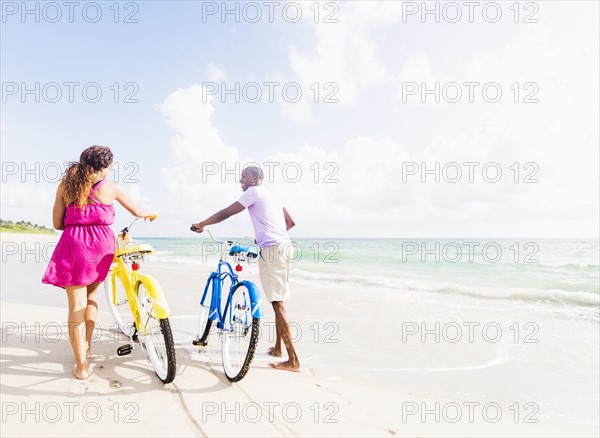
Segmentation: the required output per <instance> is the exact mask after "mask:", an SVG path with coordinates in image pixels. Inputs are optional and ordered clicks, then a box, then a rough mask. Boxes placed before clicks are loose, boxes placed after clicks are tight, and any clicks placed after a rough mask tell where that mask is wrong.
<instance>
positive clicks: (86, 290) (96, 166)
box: [42, 146, 155, 379]
mask: <svg viewBox="0 0 600 438" xmlns="http://www.w3.org/2000/svg"><path fill="white" fill-rule="evenodd" d="M112 161H113V154H112V152H111V151H110V149H109V148H107V147H105V146H92V147H89V148H87V149H86V150H84V151H83V152H82V153H81V157H80V158H79V162H75V163H72V164H71V165H70V166H69V168H68V169H67V170H66V172H65V174H64V175H63V178H62V180H61V182H60V184H59V186H58V189H57V191H56V200H55V201H54V209H53V213H52V221H53V224H54V228H56V229H57V230H64V231H63V233H62V234H61V236H60V239H59V241H58V244H57V246H56V248H55V249H54V253H53V254H52V258H51V259H50V263H49V264H48V268H47V269H46V273H45V274H44V277H43V279H42V282H43V283H47V284H53V285H55V286H58V287H61V288H64V289H65V290H66V292H67V298H68V301H69V317H68V326H69V339H70V341H71V347H72V348H73V354H74V355H75V363H76V365H75V369H74V370H73V375H74V376H75V377H76V378H78V379H86V378H87V377H88V376H89V374H90V368H89V365H88V362H87V359H88V358H89V357H90V355H91V345H90V343H91V338H92V333H93V331H94V326H95V323H96V316H97V313H98V304H97V303H96V290H97V289H98V286H99V285H100V283H102V282H103V281H104V279H105V278H106V275H107V274H108V271H109V269H110V265H111V263H112V260H113V256H114V253H115V239H116V238H115V234H114V233H113V231H112V229H111V228H110V225H112V224H113V222H114V221H115V209H114V207H113V206H112V203H113V201H115V200H116V201H118V202H119V203H120V204H121V205H122V206H123V207H125V209H126V210H128V211H129V212H130V213H131V214H132V215H134V216H136V217H140V218H144V219H150V220H153V216H155V213H154V212H150V211H147V210H143V209H140V208H138V207H137V206H136V205H135V204H134V203H133V201H132V200H131V198H130V197H129V196H127V194H126V193H125V191H124V190H123V189H122V188H121V187H120V186H119V185H118V184H116V183H115V182H113V181H109V180H107V179H106V177H107V176H108V175H109V174H110V166H111V165H112ZM84 324H85V326H84Z"/></svg>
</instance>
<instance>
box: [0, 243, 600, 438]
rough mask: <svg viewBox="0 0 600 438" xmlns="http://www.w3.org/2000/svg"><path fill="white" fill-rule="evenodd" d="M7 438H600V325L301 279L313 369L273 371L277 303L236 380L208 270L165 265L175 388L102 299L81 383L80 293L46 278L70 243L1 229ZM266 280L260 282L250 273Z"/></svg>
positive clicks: (157, 267)
mask: <svg viewBox="0 0 600 438" xmlns="http://www.w3.org/2000/svg"><path fill="white" fill-rule="evenodd" d="M0 236H1V240H2V257H3V260H2V282H1V300H2V301H1V320H2V321H1V324H2V345H1V356H2V359H1V363H2V365H1V394H2V436H6V437H9V436H10V437H12V436H34V437H37V436H57V437H58V436H134V437H135V436H211V437H213V436H214V437H219V436H406V437H417V436H418V437H423V436H473V437H475V436H539V437H548V436H557V437H558V436H598V433H599V420H598V410H599V391H600V387H599V375H598V369H599V365H600V364H599V345H600V342H599V341H600V340H599V330H598V320H597V318H593V317H590V316H589V315H582V316H581V317H573V316H572V315H565V314H563V313H561V312H556V311H553V310H552V308H551V307H548V308H544V307H540V308H538V309H537V310H532V308H530V307H526V306H520V305H519V303H511V302H508V301H500V300H498V301H494V300H487V301H482V300H473V301H471V302H470V301H468V300H464V299H462V300H460V301H458V300H457V299H455V298H453V297H452V296H448V297H442V298H439V299H433V298H432V297H431V296H429V295H423V299H418V300H416V299H414V295H411V297H410V298H409V297H406V296H403V295H401V294H396V295H392V294H384V295H377V294H374V293H372V292H370V291H366V292H365V291H363V290H360V289H357V288H354V287H352V286H351V285H348V286H347V287H346V288H338V289H335V290H330V289H324V288H322V287H318V286H315V285H314V284H311V283H307V282H301V281H299V280H297V279H294V276H293V270H292V283H291V287H292V291H293V299H292V300H291V301H290V302H289V305H288V314H289V317H290V320H291V321H292V333H293V334H294V333H295V341H296V343H297V349H298V353H299V355H300V360H301V363H302V371H301V372H300V373H289V372H282V371H276V370H273V369H271V368H270V367H269V366H268V363H269V362H271V361H272V358H271V357H270V356H268V355H267V353H266V352H267V349H268V347H269V346H270V345H272V342H273V337H274V317H273V312H272V309H271V308H270V306H265V307H264V311H265V316H264V318H263V319H262V321H261V323H262V324H261V326H262V329H261V336H260V339H259V345H258V348H257V354H256V356H255V359H254V361H253V363H252V366H251V369H250V372H249V373H248V375H247V376H246V377H245V378H244V379H243V380H242V381H241V382H238V383H235V384H231V383H229V382H228V381H227V379H226V377H225V376H224V373H223V368H222V361H221V352H220V348H219V347H220V346H219V343H218V339H217V337H216V335H215V336H214V337H213V339H212V342H211V343H210V344H209V346H208V347H207V348H200V347H194V346H193V345H192V344H191V340H192V337H193V335H194V329H195V325H196V319H195V318H196V315H197V308H198V302H199V299H200V294H201V289H202V287H203V284H204V282H205V279H206V276H207V274H208V273H209V271H208V268H205V267H192V266H184V265H174V264H173V265H168V264H165V263H160V264H159V263H155V262H153V261H152V260H150V261H149V262H148V263H146V264H145V266H144V267H143V269H144V272H145V273H147V274H151V275H153V276H155V277H156V278H157V279H158V280H159V282H160V284H161V285H162V287H163V289H164V290H165V292H166V294H167V298H168V300H169V304H170V306H171V310H172V316H171V318H170V320H171V325H172V328H173V330H174V336H175V342H176V347H177V365H178V372H177V377H176V378H175V381H174V382H173V383H172V384H168V385H163V384H162V383H161V382H160V381H159V380H158V378H157V377H156V376H155V374H154V372H153V370H152V368H151V365H150V363H149V361H148V360H147V357H146V355H145V352H144V351H142V349H141V348H139V347H137V348H136V349H135V350H134V352H133V353H132V354H130V355H128V356H125V357H118V356H117V354H116V349H117V347H118V346H119V345H121V344H123V343H125V340H124V338H123V336H122V335H119V334H118V333H117V331H116V330H115V327H116V326H115V324H114V322H113V321H112V317H111V315H110V313H108V311H107V307H106V302H105V299H104V295H103V291H102V290H100V291H99V292H101V295H100V297H99V305H100V314H99V318H98V324H97V336H95V342H94V344H93V349H92V351H93V357H92V360H91V365H92V368H93V374H92V376H91V377H90V378H89V379H88V380H86V381H77V380H75V379H74V378H73V377H72V376H71V373H70V372H71V369H72V367H73V355H72V352H71V348H70V345H69V342H68V335H67V331H66V326H65V325H64V324H65V322H66V317H67V311H66V297H65V296H64V292H63V291H62V290H60V289H58V288H55V287H51V286H47V285H43V284H42V283H41V277H42V275H43V272H44V270H45V268H46V265H47V259H48V258H49V257H50V255H51V253H52V250H51V248H52V247H53V242H54V241H56V239H57V237H56V236H45V235H25V234H8V233H2V234H1V235H0ZM245 278H249V279H251V280H253V281H256V282H257V284H259V282H258V276H257V274H256V272H254V273H250V274H247V276H246V277H245Z"/></svg>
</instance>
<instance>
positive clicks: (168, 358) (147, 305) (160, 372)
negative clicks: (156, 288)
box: [137, 282, 177, 383]
mask: <svg viewBox="0 0 600 438" xmlns="http://www.w3.org/2000/svg"><path fill="white" fill-rule="evenodd" d="M137 296H138V303H139V306H140V314H141V315H140V316H141V320H142V324H143V327H140V330H139V331H140V335H143V336H142V338H143V342H144V346H145V348H146V352H147V353H148V358H149V359H150V362H151V363H152V366H153V367H154V371H155V372H156V375H157V376H158V378H159V379H160V380H161V381H162V382H163V383H171V382H172V381H173V379H175V373H176V371H177V364H176V359H175V342H174V341H173V332H172V331H171V324H170V323H169V318H164V319H158V318H157V316H156V314H155V312H154V307H153V306H152V299H151V298H150V294H149V293H148V291H147V290H146V286H144V284H143V283H141V282H139V283H138V286H137Z"/></svg>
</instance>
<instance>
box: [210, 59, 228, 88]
mask: <svg viewBox="0 0 600 438" xmlns="http://www.w3.org/2000/svg"><path fill="white" fill-rule="evenodd" d="M206 76H207V78H208V80H209V81H212V82H218V83H220V82H223V81H225V80H226V79H227V76H226V74H225V71H224V70H223V69H222V68H221V67H219V66H218V65H216V64H213V63H212V62H211V63H209V64H208V65H207V67H206Z"/></svg>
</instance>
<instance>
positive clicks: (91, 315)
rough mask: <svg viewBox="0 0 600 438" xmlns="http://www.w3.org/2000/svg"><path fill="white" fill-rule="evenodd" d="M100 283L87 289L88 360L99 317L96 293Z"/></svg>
mask: <svg viewBox="0 0 600 438" xmlns="http://www.w3.org/2000/svg"><path fill="white" fill-rule="evenodd" d="M99 285H100V282H96V283H92V284H90V285H89V286H88V287H87V306H86V308H85V318H84V319H85V346H86V352H85V357H86V359H88V358H89V357H90V356H91V355H92V336H93V334H94V328H95V327H96V318H97V316H98V303H97V302H96V291H97V290H98V286H99Z"/></svg>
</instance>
